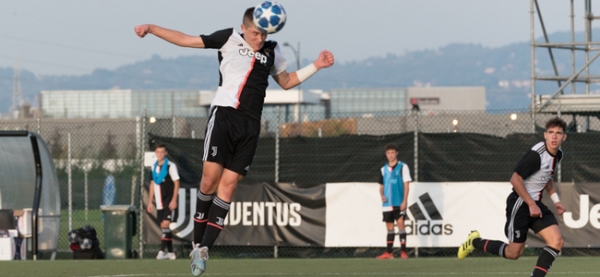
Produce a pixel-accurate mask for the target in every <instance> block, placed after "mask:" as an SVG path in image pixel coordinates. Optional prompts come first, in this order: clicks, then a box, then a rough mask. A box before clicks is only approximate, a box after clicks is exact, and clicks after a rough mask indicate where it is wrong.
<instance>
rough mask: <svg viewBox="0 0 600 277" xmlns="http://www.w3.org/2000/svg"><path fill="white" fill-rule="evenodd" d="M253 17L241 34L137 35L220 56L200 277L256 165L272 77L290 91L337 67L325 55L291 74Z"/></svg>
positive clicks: (197, 254)
mask: <svg viewBox="0 0 600 277" xmlns="http://www.w3.org/2000/svg"><path fill="white" fill-rule="evenodd" d="M253 12H254V7H252V8H248V9H247V10H246V11H245V12H244V17H243V21H242V25H241V31H242V32H241V33H238V32H237V31H236V30H234V29H233V28H228V29H223V30H219V31H216V32H214V33H212V34H210V35H200V36H190V35H186V34H184V33H181V32H179V31H174V30H169V29H166V28H162V27H159V26H156V25H153V24H144V25H139V26H136V27H135V33H136V34H137V35H138V36H139V37H142V38H143V37H144V36H146V35H147V34H153V35H155V36H157V37H159V38H162V39H163V40H165V41H168V42H170V43H173V44H175V45H178V46H182V47H191V48H211V49H217V50H218V51H219V63H220V66H219V71H220V72H219V73H220V76H221V80H220V83H219V87H218V89H217V93H216V96H215V98H214V99H213V101H212V103H211V110H210V117H209V121H208V126H207V128H206V134H205V142H204V155H203V161H204V164H203V168H202V180H201V181H200V191H199V192H198V200H197V202H196V203H197V204H196V214H195V215H194V249H193V250H192V252H191V253H190V257H191V258H192V264H191V269H192V274H193V275H194V276H199V275H200V274H202V273H203V272H204V271H205V270H206V260H208V251H209V249H210V248H211V247H212V246H213V244H214V242H215V240H216V239H217V237H218V236H219V233H220V232H221V230H222V229H223V225H224V222H223V220H224V219H225V217H226V216H227V213H228V212H229V205H230V203H231V199H232V197H233V194H234V192H235V188H236V186H237V183H238V182H239V181H240V180H241V179H242V177H243V176H245V175H246V173H247V172H248V170H249V168H250V164H251V163H252V159H253V157H254V153H255V152H256V145H257V143H258V136H259V133H260V118H261V114H262V109H263V104H264V98H265V93H266V89H267V85H268V79H269V75H270V76H273V79H274V80H275V82H277V84H279V86H281V88H283V89H286V90H287V89H290V88H293V87H295V86H297V85H299V84H300V83H302V82H304V81H305V80H306V79H308V78H310V77H311V76H312V75H313V74H315V73H316V72H317V71H318V70H320V69H322V68H327V67H330V66H332V65H333V64H334V57H333V54H332V53H331V52H329V51H327V50H323V51H322V52H321V53H320V54H319V56H318V57H317V59H316V60H315V61H314V62H313V63H311V64H309V65H308V66H306V67H304V68H302V69H299V70H298V71H295V72H291V73H288V72H287V71H286V67H287V62H286V60H285V58H284V57H283V55H282V54H281V48H280V47H279V45H278V44H277V42H275V41H267V34H266V33H264V32H261V31H260V30H259V29H257V27H256V25H255V24H254V22H253V17H252V16H253ZM233 149H235V150H233Z"/></svg>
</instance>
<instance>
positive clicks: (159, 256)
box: [156, 250, 168, 260]
mask: <svg viewBox="0 0 600 277" xmlns="http://www.w3.org/2000/svg"><path fill="white" fill-rule="evenodd" d="M167 258H168V254H167V253H165V252H163V251H162V250H160V251H158V254H157V255H156V259H157V260H165V259H167Z"/></svg>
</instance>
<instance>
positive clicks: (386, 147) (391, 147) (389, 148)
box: [385, 143, 398, 152]
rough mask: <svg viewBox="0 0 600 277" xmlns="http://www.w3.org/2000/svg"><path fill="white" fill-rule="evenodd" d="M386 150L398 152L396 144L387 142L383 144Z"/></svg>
mask: <svg viewBox="0 0 600 277" xmlns="http://www.w3.org/2000/svg"><path fill="white" fill-rule="evenodd" d="M388 150H395V151H396V152H398V144H395V143H388V144H386V145H385V151H388Z"/></svg>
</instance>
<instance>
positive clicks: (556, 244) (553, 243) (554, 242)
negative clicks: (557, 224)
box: [547, 236, 565, 250]
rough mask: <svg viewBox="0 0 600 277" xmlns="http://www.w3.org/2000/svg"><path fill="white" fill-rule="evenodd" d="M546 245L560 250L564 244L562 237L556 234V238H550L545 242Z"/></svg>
mask: <svg viewBox="0 0 600 277" xmlns="http://www.w3.org/2000/svg"><path fill="white" fill-rule="evenodd" d="M547 244H548V246H550V247H552V248H554V249H557V250H561V249H562V247H563V245H564V244H565V241H564V240H563V238H562V237H561V236H558V237H556V238H553V239H551V240H550V241H548V242H547Z"/></svg>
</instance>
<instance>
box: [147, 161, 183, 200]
mask: <svg viewBox="0 0 600 277" xmlns="http://www.w3.org/2000/svg"><path fill="white" fill-rule="evenodd" d="M161 168H162V166H155V167H154V169H153V170H154V171H156V174H159V173H160V170H161ZM168 168H169V169H168V173H167V176H165V179H164V180H163V182H162V183H160V184H156V183H154V182H153V183H154V201H156V209H157V210H162V209H168V208H169V203H170V202H171V200H172V199H173V195H174V193H175V192H174V189H175V181H177V180H179V171H178V170H177V165H176V164H175V163H173V162H171V161H169V164H168Z"/></svg>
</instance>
